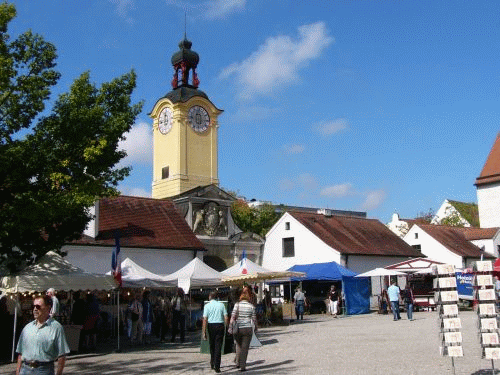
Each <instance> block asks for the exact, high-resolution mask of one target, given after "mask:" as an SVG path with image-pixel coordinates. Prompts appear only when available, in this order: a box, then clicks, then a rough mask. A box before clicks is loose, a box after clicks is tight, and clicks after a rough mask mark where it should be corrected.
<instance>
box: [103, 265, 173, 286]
mask: <svg viewBox="0 0 500 375" xmlns="http://www.w3.org/2000/svg"><path fill="white" fill-rule="evenodd" d="M121 269H122V284H123V286H124V287H125V288H142V287H149V288H157V287H168V286H176V283H175V282H173V281H170V282H167V281H165V276H164V275H157V274H156V273H153V272H151V271H148V270H147V269H145V268H143V267H141V266H139V265H138V264H137V263H135V262H134V261H133V260H132V259H130V258H127V259H125V260H124V261H123V262H122V263H121ZM107 274H108V275H111V271H110V272H108V273H107Z"/></svg>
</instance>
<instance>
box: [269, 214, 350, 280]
mask: <svg viewBox="0 0 500 375" xmlns="http://www.w3.org/2000/svg"><path fill="white" fill-rule="evenodd" d="M286 223H290V229H288V230H287V229H286ZM287 237H293V238H294V239H295V240H294V242H295V256H294V257H283V238H287ZM332 261H334V262H337V263H339V264H340V253H339V252H337V251H335V250H333V249H332V248H331V247H330V246H328V245H326V244H325V243H324V242H323V241H321V240H320V239H319V238H318V237H316V236H315V235H314V234H312V233H311V232H310V231H309V230H308V229H307V228H305V227H304V226H303V225H302V224H301V223H299V222H298V221H297V220H295V218H294V217H293V216H291V215H290V214H288V213H285V214H284V215H283V216H282V217H281V219H280V220H279V221H278V222H277V223H276V224H275V225H274V226H273V228H271V230H270V231H269V232H268V234H267V236H266V243H265V245H264V255H263V259H262V267H264V268H268V269H270V270H273V271H284V270H287V269H288V268H290V267H292V266H294V265H296V264H310V263H325V262H332Z"/></svg>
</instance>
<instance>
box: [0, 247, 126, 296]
mask: <svg viewBox="0 0 500 375" xmlns="http://www.w3.org/2000/svg"><path fill="white" fill-rule="evenodd" d="M116 287H117V285H116V283H115V281H114V279H113V277H112V276H108V275H100V274H94V273H89V272H85V271H84V270H82V269H81V268H78V267H75V266H73V265H72V264H71V263H69V262H68V261H66V260H64V259H63V257H62V256H60V255H59V254H57V253H55V252H53V251H49V252H48V253H47V254H45V255H44V256H43V257H41V258H40V259H39V260H38V262H36V263H35V264H33V265H32V266H29V267H27V268H25V269H24V270H23V271H21V272H19V273H17V274H15V275H10V276H4V277H2V284H1V288H0V289H1V290H2V292H3V293H25V292H42V291H45V290H47V289H49V288H54V289H55V290H64V291H70V290H110V289H114V288H116Z"/></svg>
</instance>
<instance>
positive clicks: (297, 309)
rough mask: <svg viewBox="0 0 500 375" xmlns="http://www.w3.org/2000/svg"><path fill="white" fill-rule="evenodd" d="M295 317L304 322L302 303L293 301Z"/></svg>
mask: <svg viewBox="0 0 500 375" xmlns="http://www.w3.org/2000/svg"><path fill="white" fill-rule="evenodd" d="M295 315H297V320H299V319H302V320H304V301H302V300H301V301H295Z"/></svg>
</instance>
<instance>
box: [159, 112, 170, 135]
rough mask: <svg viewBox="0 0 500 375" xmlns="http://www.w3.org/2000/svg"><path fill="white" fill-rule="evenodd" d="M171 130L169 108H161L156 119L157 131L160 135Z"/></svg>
mask: <svg viewBox="0 0 500 375" xmlns="http://www.w3.org/2000/svg"><path fill="white" fill-rule="evenodd" d="M170 129H172V111H171V110H170V108H163V110H162V111H161V112H160V116H159V117H158V130H159V131H160V133H161V134H167V133H168V132H169V131H170Z"/></svg>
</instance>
